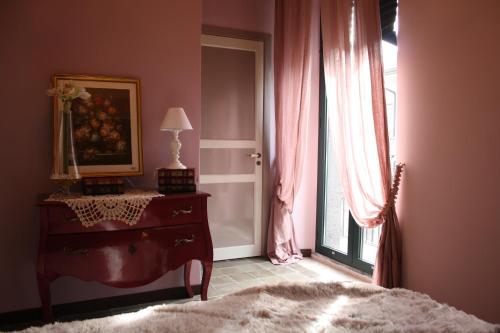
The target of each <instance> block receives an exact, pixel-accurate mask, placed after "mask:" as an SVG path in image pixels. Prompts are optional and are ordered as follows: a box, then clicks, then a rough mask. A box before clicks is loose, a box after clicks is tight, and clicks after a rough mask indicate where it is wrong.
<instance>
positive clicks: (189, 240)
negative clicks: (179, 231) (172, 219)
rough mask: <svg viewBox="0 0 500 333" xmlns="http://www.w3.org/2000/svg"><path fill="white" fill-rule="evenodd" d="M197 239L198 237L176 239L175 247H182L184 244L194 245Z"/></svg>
mask: <svg viewBox="0 0 500 333" xmlns="http://www.w3.org/2000/svg"><path fill="white" fill-rule="evenodd" d="M195 238H196V237H194V235H191V238H181V239H176V240H175V246H180V245H183V244H188V243H193V242H194V239H195Z"/></svg>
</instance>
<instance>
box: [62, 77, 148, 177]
mask: <svg viewBox="0 0 500 333" xmlns="http://www.w3.org/2000/svg"><path fill="white" fill-rule="evenodd" d="M68 84H70V85H71V86H76V87H80V88H84V91H86V92H87V93H88V94H90V96H89V97H88V98H86V99H82V98H75V99H73V100H71V123H72V124H71V128H72V133H71V134H72V141H73V148H74V157H75V159H76V163H77V165H78V169H79V173H80V175H82V176H84V177H99V176H136V175H142V174H143V167H142V143H141V98H140V82H139V80H137V79H131V78H118V77H104V76H84V75H68V74H56V75H54V77H53V85H54V87H61V86H65V85H68ZM82 90H83V89H82ZM63 107H64V106H63V104H62V102H61V100H59V99H54V131H53V133H58V128H59V125H60V123H61V112H59V110H62V108H63ZM53 140H54V146H56V144H55V143H56V141H57V140H58V139H57V138H56V137H54V138H53Z"/></svg>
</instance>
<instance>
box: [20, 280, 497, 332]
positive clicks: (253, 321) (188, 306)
mask: <svg viewBox="0 0 500 333" xmlns="http://www.w3.org/2000/svg"><path fill="white" fill-rule="evenodd" d="M23 332H55V333H57V332H89V333H90V332H92V333H95V332H199V333H201V332H342V333H344V332H394V333H396V332H398V333H399V332H422V333H424V332H425V333H431V332H478V333H488V332H500V326H498V325H492V324H488V323H486V322H484V321H482V320H480V319H478V318H476V317H474V316H472V315H468V314H466V313H464V312H462V311H458V310H456V309H455V308H453V307H450V306H448V305H443V304H440V303H438V302H436V301H434V300H432V299H431V298H430V297H428V296H427V295H424V294H421V293H416V292H412V291H409V290H405V289H392V290H389V289H383V288H380V287H376V286H372V285H369V284H362V283H347V282H343V283H309V284H306V283H304V284H280V285H274V286H264V287H255V288H250V289H246V290H242V291H240V292H237V293H234V294H231V295H228V296H225V297H222V298H219V299H213V300H210V301H208V302H200V301H193V302H188V303H185V304H181V305H179V304H173V305H159V306H153V307H149V308H146V309H144V310H141V311H138V312H135V313H129V314H123V315H117V316H111V317H106V318H101V319H91V320H85V321H76V322H70V323H56V324H52V325H46V326H44V327H41V328H29V329H27V330H25V331H23Z"/></svg>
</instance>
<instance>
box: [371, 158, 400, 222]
mask: <svg viewBox="0 0 500 333" xmlns="http://www.w3.org/2000/svg"><path fill="white" fill-rule="evenodd" d="M405 166H406V164H405V163H398V165H396V174H395V175H394V181H393V183H392V187H391V192H390V193H389V198H387V201H386V203H385V204H384V208H382V211H381V212H380V213H379V214H378V216H377V218H379V219H384V220H385V218H386V217H387V213H388V212H389V210H390V209H391V207H394V205H395V204H396V199H397V196H398V192H399V185H400V184H401V177H402V175H403V169H404V168H405Z"/></svg>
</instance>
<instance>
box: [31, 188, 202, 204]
mask: <svg viewBox="0 0 500 333" xmlns="http://www.w3.org/2000/svg"><path fill="white" fill-rule="evenodd" d="M49 195H50V194H40V195H38V198H37V206H54V205H56V206H57V205H64V203H63V202H61V201H45V199H47V198H48V197H49ZM209 196H210V194H208V193H206V192H201V191H196V192H185V193H171V194H165V195H161V196H159V197H155V198H153V199H152V200H153V201H163V200H166V201H168V200H179V199H189V198H194V197H209ZM96 197H99V196H98V195H97V196H96Z"/></svg>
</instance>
